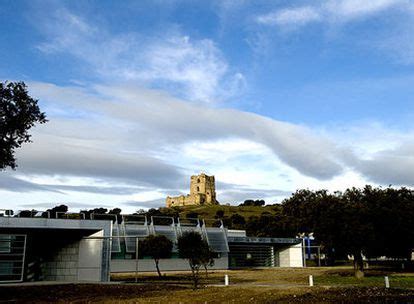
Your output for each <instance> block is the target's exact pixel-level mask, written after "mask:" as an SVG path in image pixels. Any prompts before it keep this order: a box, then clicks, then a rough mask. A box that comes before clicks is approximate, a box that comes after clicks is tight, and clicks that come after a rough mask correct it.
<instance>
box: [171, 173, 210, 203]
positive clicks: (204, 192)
mask: <svg viewBox="0 0 414 304" xmlns="http://www.w3.org/2000/svg"><path fill="white" fill-rule="evenodd" d="M165 203H166V206H167V207H168V208H169V207H175V206H188V205H217V204H218V202H217V200H216V185H215V179H214V176H208V175H206V174H204V173H201V174H200V175H193V176H191V181H190V194H187V195H180V196H176V197H170V196H168V197H167V199H166V201H165Z"/></svg>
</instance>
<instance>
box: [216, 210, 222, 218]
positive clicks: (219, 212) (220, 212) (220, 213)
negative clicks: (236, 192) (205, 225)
mask: <svg viewBox="0 0 414 304" xmlns="http://www.w3.org/2000/svg"><path fill="white" fill-rule="evenodd" d="M223 217H224V210H223V209H219V210H217V211H216V216H215V218H216V219H222V218H223Z"/></svg>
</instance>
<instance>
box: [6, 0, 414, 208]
mask: <svg viewBox="0 0 414 304" xmlns="http://www.w3.org/2000/svg"><path fill="white" fill-rule="evenodd" d="M0 29H1V30H0V40H1V41H2V43H1V45H0V58H1V60H0V81H6V80H8V81H24V82H25V83H26V84H27V85H28V88H29V92H30V94H31V95H32V96H33V97H35V98H36V99H38V100H39V105H40V108H41V109H42V110H43V111H44V112H46V115H47V117H48V119H49V121H48V123H46V124H44V125H38V126H36V127H34V128H33V129H32V130H31V134H32V140H33V143H30V144H25V145H24V146H23V147H22V148H21V149H19V150H18V151H17V152H16V157H17V162H18V168H17V169H16V170H15V171H13V170H11V169H7V170H6V171H3V172H0V204H1V207H0V208H12V209H15V210H19V209H37V210H45V209H47V208H51V207H53V206H55V205H58V204H66V205H68V206H69V207H70V210H71V211H78V210H79V209H91V208H94V207H106V208H113V207H120V208H121V209H122V210H123V212H125V213H128V212H134V211H136V210H138V209H142V208H144V209H146V208H153V207H160V206H164V205H165V197H166V196H167V195H178V194H186V193H188V192H189V183H190V176H191V175H194V174H198V173H200V172H205V173H206V174H209V175H214V176H215V177H216V188H217V198H218V200H219V202H220V203H222V204H232V205H235V204H238V203H240V202H243V201H244V200H246V199H265V200H266V202H267V203H268V204H272V203H280V202H281V201H283V199H284V198H286V197H288V196H289V195H290V194H291V193H293V192H294V191H296V189H302V188H308V189H313V190H317V189H327V190H329V191H336V190H339V191H343V190H345V189H346V188H348V187H354V186H355V187H363V186H364V185H366V184H371V185H375V186H382V187H386V186H389V185H393V186H396V187H399V186H407V187H413V184H414V124H413V121H414V119H413V118H414V102H413V101H414V100H413V98H414V69H413V67H414V37H413V36H414V34H413V33H414V2H413V1H410V0H371V1H360V0H326V1H319V0H313V1H300V0H298V1H294V0H290V1H277V0H274V1H260V0H255V1H249V0H229V1H226V0H221V1H219V0H217V1H201V0H200V1H196V0H192V1H190V0H188V1H186V0H182V1H180V0H170V1H169V0H165V1H161V0H153V1H145V0H141V1H101V0H99V1H98V0H96V1H93V0H89V1H47V0H46V1H36V0H31V1H20V0H13V1H12V0H2V1H1V6H0Z"/></svg>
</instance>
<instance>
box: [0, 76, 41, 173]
mask: <svg viewBox="0 0 414 304" xmlns="http://www.w3.org/2000/svg"><path fill="white" fill-rule="evenodd" d="M37 102H38V100H36V99H33V98H32V97H30V96H29V93H28V91H27V86H26V84H25V83H24V82H5V83H3V82H0V170H4V169H6V168H7V167H10V168H12V169H13V170H14V169H16V167H17V164H16V158H15V156H14V153H15V150H16V149H17V148H20V147H21V145H22V144H23V143H27V142H31V139H30V138H31V135H30V134H29V132H28V131H29V130H30V128H32V127H33V126H34V125H35V124H36V123H40V124H43V123H45V122H47V119H46V115H45V113H43V112H41V111H40V109H39V106H38V105H37Z"/></svg>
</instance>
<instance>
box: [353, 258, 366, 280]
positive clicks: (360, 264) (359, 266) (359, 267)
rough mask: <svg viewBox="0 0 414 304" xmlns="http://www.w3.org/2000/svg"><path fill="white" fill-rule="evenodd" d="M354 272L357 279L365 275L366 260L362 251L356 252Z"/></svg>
mask: <svg viewBox="0 0 414 304" xmlns="http://www.w3.org/2000/svg"><path fill="white" fill-rule="evenodd" d="M354 272H355V277H356V278H357V279H362V278H363V277H364V261H363V259H362V254H361V251H357V252H355V253H354Z"/></svg>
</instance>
